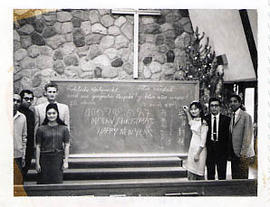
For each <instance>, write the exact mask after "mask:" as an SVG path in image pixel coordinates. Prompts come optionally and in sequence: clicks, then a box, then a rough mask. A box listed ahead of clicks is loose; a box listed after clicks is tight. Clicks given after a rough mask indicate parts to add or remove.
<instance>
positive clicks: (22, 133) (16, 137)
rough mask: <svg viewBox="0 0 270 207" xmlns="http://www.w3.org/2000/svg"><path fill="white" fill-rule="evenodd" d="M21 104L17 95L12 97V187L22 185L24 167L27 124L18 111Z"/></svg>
mask: <svg viewBox="0 0 270 207" xmlns="http://www.w3.org/2000/svg"><path fill="white" fill-rule="evenodd" d="M20 104H21V97H20V95H19V94H14V95H13V145H14V152H13V153H14V154H13V155H14V160H13V165H14V185H22V184H23V177H22V167H24V165H25V150H26V142H27V138H26V136H27V123H26V118H25V116H24V115H23V114H22V113H21V112H19V111H18V109H19V107H20Z"/></svg>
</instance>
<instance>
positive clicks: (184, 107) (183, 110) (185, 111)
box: [178, 106, 188, 116]
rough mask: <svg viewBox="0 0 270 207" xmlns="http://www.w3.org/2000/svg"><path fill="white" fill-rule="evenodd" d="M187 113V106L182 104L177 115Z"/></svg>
mask: <svg viewBox="0 0 270 207" xmlns="http://www.w3.org/2000/svg"><path fill="white" fill-rule="evenodd" d="M187 113H188V106H183V107H182V110H181V109H180V110H179V113H178V116H183V115H184V114H187Z"/></svg>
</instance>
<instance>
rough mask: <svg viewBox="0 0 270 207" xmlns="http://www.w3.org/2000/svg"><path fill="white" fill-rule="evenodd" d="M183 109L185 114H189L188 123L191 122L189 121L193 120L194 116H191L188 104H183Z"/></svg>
mask: <svg viewBox="0 0 270 207" xmlns="http://www.w3.org/2000/svg"><path fill="white" fill-rule="evenodd" d="M183 110H184V112H185V114H186V116H187V119H188V123H189V122H190V121H191V120H192V117H191V115H190V113H189V109H188V107H187V106H183Z"/></svg>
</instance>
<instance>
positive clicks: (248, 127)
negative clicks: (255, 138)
mask: <svg viewBox="0 0 270 207" xmlns="http://www.w3.org/2000/svg"><path fill="white" fill-rule="evenodd" d="M252 130H253V126H252V119H251V116H250V115H249V114H246V116H245V126H244V132H243V143H242V148H241V151H240V156H241V157H243V158H245V157H247V155H248V151H249V148H250V145H251V140H252Z"/></svg>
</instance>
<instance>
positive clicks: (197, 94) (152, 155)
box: [51, 79, 200, 158]
mask: <svg viewBox="0 0 270 207" xmlns="http://www.w3.org/2000/svg"><path fill="white" fill-rule="evenodd" d="M51 82H54V83H56V84H57V83H63V82H67V83H68V82H90V83H91V84H93V83H108V84H110V83H138V84H140V83H142V84H143V83H150V84H151V83H167V84H181V85H182V84H186V85H193V86H194V88H195V94H194V95H195V99H194V100H199V90H200V88H199V81H166V80H164V81H163V80H161V81H159V80H118V79H116V80H108V79H95V80H93V79H52V80H51ZM70 157H98V158H103V157H104V158H106V157H115V158H117V157H180V158H185V157H187V153H161V154H160V153H145V154H144V153H139V154H136V153H120V154H118V153H111V154H107V153H106V154H102V153H97V154H93V153H89V154H70Z"/></svg>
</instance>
